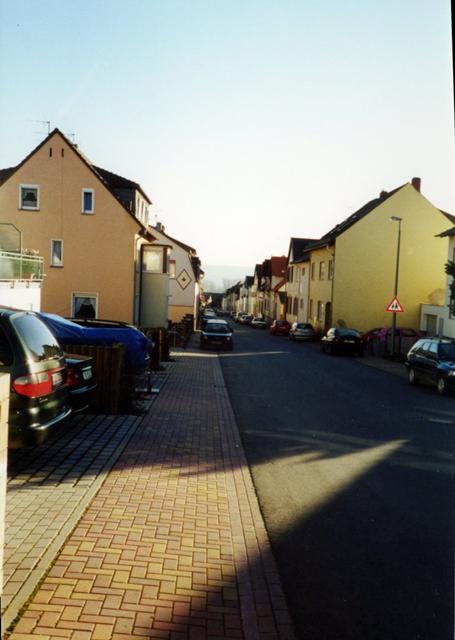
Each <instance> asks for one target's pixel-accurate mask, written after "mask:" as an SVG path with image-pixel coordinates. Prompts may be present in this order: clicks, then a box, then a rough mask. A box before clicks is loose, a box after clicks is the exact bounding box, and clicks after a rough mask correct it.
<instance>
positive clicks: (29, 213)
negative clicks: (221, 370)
mask: <svg viewBox="0 0 455 640" xmlns="http://www.w3.org/2000/svg"><path fill="white" fill-rule="evenodd" d="M149 204H150V200H149V198H148V197H147V196H146V194H145V193H144V192H143V190H142V189H141V187H140V186H139V185H138V184H137V183H134V182H132V181H130V180H127V179H125V178H122V177H121V176H117V175H116V174H113V173H111V172H109V171H105V170H103V169H101V168H99V167H96V166H95V165H93V164H92V163H90V162H89V161H88V160H87V159H86V158H85V157H84V156H83V155H82V154H81V152H80V151H79V149H78V148H77V146H76V145H74V144H72V143H71V142H70V141H69V140H67V138H66V137H65V136H64V135H63V134H62V133H61V132H60V131H59V130H58V129H55V130H54V131H53V132H52V133H50V135H49V136H48V137H47V138H46V139H45V140H44V141H43V142H42V143H41V144H40V145H39V146H38V147H36V149H34V150H33V151H32V152H31V153H30V154H29V155H28V156H27V157H26V158H25V159H24V160H23V161H22V162H21V163H20V164H19V165H17V166H15V167H10V168H8V169H3V170H1V171H0V219H1V220H2V221H6V222H8V223H12V224H14V226H15V227H16V228H17V229H19V230H20V232H21V235H22V246H23V247H25V248H29V249H30V248H33V249H36V250H37V251H38V253H39V254H40V255H41V256H43V257H44V274H45V276H44V285H43V290H42V301H41V308H42V310H43V311H48V312H52V313H57V314H59V315H63V316H66V317H75V316H78V317H82V316H84V315H86V316H88V317H98V318H105V319H113V320H122V321H125V322H135V323H137V322H139V320H140V318H139V313H140V308H141V298H142V291H141V271H142V264H141V262H140V261H141V255H142V252H143V248H142V247H143V246H144V245H150V244H152V243H153V241H154V237H153V235H152V234H151V233H150V230H149V229H148V228H147V224H146V221H147V217H148V213H147V208H148V205H149ZM163 268H166V267H165V265H163Z"/></svg>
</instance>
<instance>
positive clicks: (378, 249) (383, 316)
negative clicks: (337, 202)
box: [333, 184, 452, 331]
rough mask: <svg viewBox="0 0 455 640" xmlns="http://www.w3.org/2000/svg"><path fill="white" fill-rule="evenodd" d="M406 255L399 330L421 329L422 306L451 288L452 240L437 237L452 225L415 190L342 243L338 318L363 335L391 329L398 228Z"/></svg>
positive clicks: (338, 260) (339, 245) (402, 257)
mask: <svg viewBox="0 0 455 640" xmlns="http://www.w3.org/2000/svg"><path fill="white" fill-rule="evenodd" d="M393 215H394V216H399V217H401V218H402V219H403V221H402V223H401V232H402V233H401V251H400V269H399V283H398V299H399V301H400V303H401V304H402V306H403V308H404V313H400V314H397V316H398V317H397V324H399V325H401V326H406V327H412V328H414V329H418V328H419V325H420V305H421V304H424V303H429V302H432V301H433V298H434V296H433V294H434V292H435V291H436V290H438V289H443V288H444V287H445V278H446V276H445V272H444V264H445V262H446V261H447V246H448V243H447V239H441V238H437V237H435V236H436V235H437V234H439V233H441V232H442V231H444V230H446V229H448V228H449V227H451V226H452V225H451V223H450V221H449V220H448V219H447V218H446V217H445V216H444V215H443V214H442V213H440V212H439V211H438V210H437V209H436V208H435V207H434V206H433V205H432V204H431V203H430V202H428V200H426V198H424V197H423V196H422V195H421V194H419V193H418V192H417V191H416V190H415V189H414V187H412V186H411V185H410V184H408V185H406V186H404V187H403V188H402V189H400V190H399V191H398V192H397V193H395V194H394V195H393V196H391V197H390V198H389V199H388V200H386V201H385V202H383V203H382V204H381V205H380V206H379V207H377V208H376V209H375V210H373V211H372V212H370V213H369V214H367V215H366V216H365V217H364V218H362V219H361V220H359V221H358V222H357V223H356V224H354V225H353V226H352V227H351V228H350V229H348V230H347V231H346V232H345V233H343V234H341V235H340V236H339V237H338V238H337V240H336V256H335V279H334V299H333V305H334V306H333V318H334V320H338V319H342V320H344V321H345V322H346V324H347V325H348V326H352V327H355V328H356V329H359V330H360V331H368V330H369V329H372V328H373V327H378V326H390V325H391V322H392V314H391V313H387V312H386V311H385V309H386V307H387V305H388V304H389V303H390V302H391V300H392V298H393V295H394V281H395V267H396V251H397V235H398V222H392V221H391V220H390V217H391V216H393Z"/></svg>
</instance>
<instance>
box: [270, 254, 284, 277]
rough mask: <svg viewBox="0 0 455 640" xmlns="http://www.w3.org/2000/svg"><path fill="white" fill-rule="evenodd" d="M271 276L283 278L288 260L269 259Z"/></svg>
mask: <svg viewBox="0 0 455 640" xmlns="http://www.w3.org/2000/svg"><path fill="white" fill-rule="evenodd" d="M270 261H271V271H272V276H276V277H285V276H286V271H287V267H288V259H287V257H286V256H279V257H277V256H272V258H271V260H270Z"/></svg>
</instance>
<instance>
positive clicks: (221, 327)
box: [204, 322, 231, 333]
mask: <svg viewBox="0 0 455 640" xmlns="http://www.w3.org/2000/svg"><path fill="white" fill-rule="evenodd" d="M204 333H231V331H230V329H229V327H228V326H227V325H225V324H222V323H221V322H220V324H218V323H215V322H211V323H209V324H208V325H207V326H206V327H205V329H204Z"/></svg>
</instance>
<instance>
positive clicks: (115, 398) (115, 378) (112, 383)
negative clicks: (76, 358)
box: [62, 343, 134, 413]
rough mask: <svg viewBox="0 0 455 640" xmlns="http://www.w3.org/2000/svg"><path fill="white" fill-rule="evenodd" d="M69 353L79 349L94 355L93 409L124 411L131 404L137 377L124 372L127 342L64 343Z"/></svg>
mask: <svg viewBox="0 0 455 640" xmlns="http://www.w3.org/2000/svg"><path fill="white" fill-rule="evenodd" d="M62 347H63V349H64V351H65V352H66V353H77V354H79V355H83V356H90V357H91V358H93V369H94V373H95V379H96V383H97V385H98V386H97V389H96V394H95V400H94V403H93V406H92V409H91V411H92V412H93V413H120V412H121V410H122V408H123V407H125V405H126V404H128V402H129V400H130V395H131V394H132V393H133V391H134V388H132V386H133V384H134V383H133V380H132V379H130V378H131V376H128V375H126V374H125V372H124V366H123V364H124V346H123V344H113V345H112V346H94V345H86V344H69V343H65V344H63V345H62Z"/></svg>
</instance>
